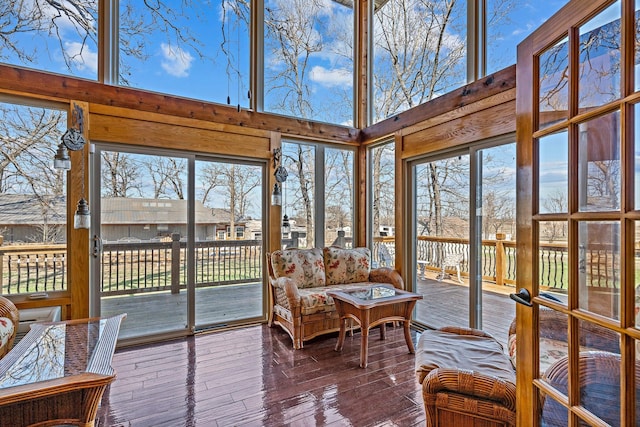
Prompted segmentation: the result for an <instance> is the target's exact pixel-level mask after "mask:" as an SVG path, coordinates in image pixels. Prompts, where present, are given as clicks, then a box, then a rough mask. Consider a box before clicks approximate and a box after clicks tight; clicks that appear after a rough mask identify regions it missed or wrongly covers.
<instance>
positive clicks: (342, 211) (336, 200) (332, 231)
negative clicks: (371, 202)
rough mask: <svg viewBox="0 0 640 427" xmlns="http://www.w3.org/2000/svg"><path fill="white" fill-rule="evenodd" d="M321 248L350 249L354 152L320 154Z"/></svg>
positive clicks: (338, 151)
mask: <svg viewBox="0 0 640 427" xmlns="http://www.w3.org/2000/svg"><path fill="white" fill-rule="evenodd" d="M324 154H325V155H324V159H325V160H324V161H325V165H324V173H325V178H324V179H325V181H324V210H325V212H324V238H325V245H337V246H341V247H343V248H344V247H351V245H352V242H353V232H354V227H353V226H354V223H355V222H354V214H355V211H354V209H353V204H354V200H355V195H354V190H355V187H354V182H353V172H354V170H355V164H354V155H353V154H354V152H353V151H351V150H338V149H335V148H326V149H325V152H324Z"/></svg>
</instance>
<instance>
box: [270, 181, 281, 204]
mask: <svg viewBox="0 0 640 427" xmlns="http://www.w3.org/2000/svg"><path fill="white" fill-rule="evenodd" d="M271 204H272V205H273V206H282V192H281V191H280V184H278V183H276V184H274V186H273V193H271Z"/></svg>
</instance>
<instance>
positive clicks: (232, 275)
mask: <svg viewBox="0 0 640 427" xmlns="http://www.w3.org/2000/svg"><path fill="white" fill-rule="evenodd" d="M262 172H263V168H262V166H257V165H246V164H235V163H222V162H215V161H204V160H202V161H201V160H197V161H196V166H195V175H196V176H195V182H196V203H195V207H196V212H195V219H196V224H195V260H194V261H195V301H196V304H195V314H196V316H195V322H196V328H197V329H201V328H205V327H207V326H209V325H214V324H215V325H220V324H226V323H227V322H234V321H239V320H243V319H249V318H258V317H260V316H261V315H262V298H263V289H262V258H263V257H262V230H263V222H262V220H261V218H262V212H263V210H262V181H263V175H262Z"/></svg>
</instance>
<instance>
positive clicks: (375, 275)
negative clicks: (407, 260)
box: [369, 267, 404, 289]
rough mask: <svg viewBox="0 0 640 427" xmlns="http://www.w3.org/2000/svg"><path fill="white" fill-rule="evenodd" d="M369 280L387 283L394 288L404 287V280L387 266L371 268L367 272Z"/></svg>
mask: <svg viewBox="0 0 640 427" xmlns="http://www.w3.org/2000/svg"><path fill="white" fill-rule="evenodd" d="M369 281H370V282H375V283H389V284H391V285H393V287H394V288H397V289H404V280H402V276H401V275H400V273H398V272H397V271H396V270H393V269H391V268H389V267H380V268H373V269H371V272H370V273H369Z"/></svg>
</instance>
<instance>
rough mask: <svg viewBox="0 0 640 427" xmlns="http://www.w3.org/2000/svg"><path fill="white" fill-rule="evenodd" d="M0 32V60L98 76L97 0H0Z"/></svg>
mask: <svg viewBox="0 0 640 427" xmlns="http://www.w3.org/2000/svg"><path fill="white" fill-rule="evenodd" d="M0 34H1V37H0V62H4V63H7V64H12V65H20V66H26V67H31V68H37V69H40V70H44V71H50V72H53V73H58V74H69V75H73V76H77V77H84V78H89V79H94V80H95V79H97V78H98V0H80V1H74V2H52V1H44V0H32V1H21V0H3V1H2V2H0Z"/></svg>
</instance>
